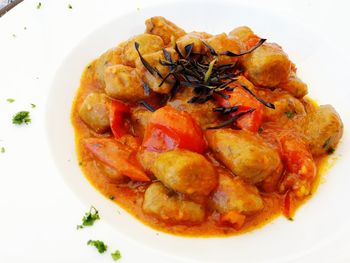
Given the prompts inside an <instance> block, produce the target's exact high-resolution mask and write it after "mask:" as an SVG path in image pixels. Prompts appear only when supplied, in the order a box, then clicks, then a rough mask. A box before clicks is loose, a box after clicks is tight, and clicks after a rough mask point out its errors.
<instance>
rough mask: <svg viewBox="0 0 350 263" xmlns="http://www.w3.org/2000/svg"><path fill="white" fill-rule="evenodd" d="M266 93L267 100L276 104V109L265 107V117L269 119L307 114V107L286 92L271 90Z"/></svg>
mask: <svg viewBox="0 0 350 263" xmlns="http://www.w3.org/2000/svg"><path fill="white" fill-rule="evenodd" d="M267 93H270V95H265V96H264V97H265V98H267V101H269V102H272V103H273V104H274V105H275V109H270V108H267V107H265V108H264V110H265V112H264V118H265V119H266V120H269V121H276V120H280V119H282V120H283V119H285V120H286V119H293V118H294V117H295V116H305V114H306V112H305V107H304V105H303V103H302V102H301V101H300V100H298V99H296V98H295V97H293V96H292V95H290V94H288V93H286V92H277V91H275V92H271V91H267Z"/></svg>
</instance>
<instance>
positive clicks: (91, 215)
mask: <svg viewBox="0 0 350 263" xmlns="http://www.w3.org/2000/svg"><path fill="white" fill-rule="evenodd" d="M99 219H100V215H99V214H98V211H97V209H96V208H95V207H93V206H91V207H90V210H89V212H87V213H85V216H84V217H83V219H82V224H81V225H77V229H81V228H84V227H86V226H92V225H93V224H94V223H95V221H96V220H99Z"/></svg>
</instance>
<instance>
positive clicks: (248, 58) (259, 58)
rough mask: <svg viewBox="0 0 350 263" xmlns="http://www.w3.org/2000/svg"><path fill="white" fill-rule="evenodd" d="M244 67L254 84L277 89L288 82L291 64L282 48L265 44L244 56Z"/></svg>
mask: <svg viewBox="0 0 350 263" xmlns="http://www.w3.org/2000/svg"><path fill="white" fill-rule="evenodd" d="M242 64H243V67H244V69H245V72H246V74H247V76H248V79H249V80H250V81H252V82H253V84H255V85H258V86H264V87H275V86H277V85H278V84H280V83H283V82H286V81H287V80H288V77H289V74H290V69H291V62H290V60H289V58H288V56H287V54H286V53H284V52H283V50H282V48H281V47H280V46H278V45H276V44H270V43H269V44H263V45H262V46H260V47H259V48H257V49H256V50H255V51H253V52H252V53H250V54H247V55H245V56H244V58H243V60H242Z"/></svg>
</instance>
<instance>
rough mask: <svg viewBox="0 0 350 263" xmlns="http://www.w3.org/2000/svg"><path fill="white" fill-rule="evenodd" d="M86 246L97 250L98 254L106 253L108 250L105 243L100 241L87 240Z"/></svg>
mask: <svg viewBox="0 0 350 263" xmlns="http://www.w3.org/2000/svg"><path fill="white" fill-rule="evenodd" d="M87 244H88V245H90V246H94V247H95V248H97V251H98V253H100V254H102V253H104V252H106V250H107V249H108V247H107V245H106V244H105V243H103V241H100V240H89V241H88V242H87Z"/></svg>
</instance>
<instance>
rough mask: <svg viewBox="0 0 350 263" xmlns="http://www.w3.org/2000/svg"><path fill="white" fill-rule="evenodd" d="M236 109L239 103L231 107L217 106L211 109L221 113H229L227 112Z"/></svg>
mask: <svg viewBox="0 0 350 263" xmlns="http://www.w3.org/2000/svg"><path fill="white" fill-rule="evenodd" d="M238 109H239V105H237V106H233V107H229V108H225V107H218V108H214V109H213V111H214V112H220V113H222V114H229V113H233V112H236V111H238Z"/></svg>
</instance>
